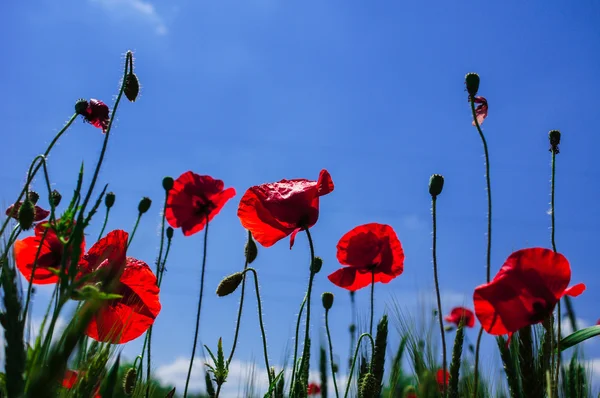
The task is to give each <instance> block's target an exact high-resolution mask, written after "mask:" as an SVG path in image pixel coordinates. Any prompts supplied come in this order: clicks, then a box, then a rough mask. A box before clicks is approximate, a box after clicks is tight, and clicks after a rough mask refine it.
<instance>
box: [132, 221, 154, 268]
mask: <svg viewBox="0 0 600 398" xmlns="http://www.w3.org/2000/svg"><path fill="white" fill-rule="evenodd" d="M141 218H142V213H138V216H137V219H136V220H135V225H134V226H133V230H132V231H131V234H129V241H128V242H127V248H129V245H131V241H132V240H133V237H134V236H135V231H137V229H138V225H140V219H141ZM159 258H160V257H159ZM157 275H158V274H157Z"/></svg>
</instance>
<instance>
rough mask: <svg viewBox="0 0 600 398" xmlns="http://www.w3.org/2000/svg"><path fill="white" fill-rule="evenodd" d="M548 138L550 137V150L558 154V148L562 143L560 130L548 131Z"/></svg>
mask: <svg viewBox="0 0 600 398" xmlns="http://www.w3.org/2000/svg"><path fill="white" fill-rule="evenodd" d="M548 138H549V139H550V152H552V153H554V154H557V153H559V152H560V151H559V150H558V144H560V131H558V130H552V131H550V132H549V133H548Z"/></svg>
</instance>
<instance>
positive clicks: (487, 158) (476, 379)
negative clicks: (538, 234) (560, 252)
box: [469, 96, 492, 397]
mask: <svg viewBox="0 0 600 398" xmlns="http://www.w3.org/2000/svg"><path fill="white" fill-rule="evenodd" d="M469 102H470V103H471V113H472V115H473V121H474V122H475V127H476V128H477V132H478V133H479V137H480V138H481V142H482V144H483V152H484V154H485V181H486V186H487V202H488V203H487V205H488V206H487V207H488V214H487V257H486V281H487V283H489V282H490V279H491V269H492V260H491V259H492V184H491V179H490V155H489V152H488V146H487V141H486V139H485V136H484V135H483V131H481V126H480V125H479V121H478V120H477V114H476V112H475V102H474V97H473V96H471V97H470V98H469ZM482 335H483V329H480V330H479V336H478V337H477V347H476V349H475V369H474V372H475V373H474V374H475V377H474V382H473V397H476V396H477V388H478V383H479V348H480V345H481V336H482Z"/></svg>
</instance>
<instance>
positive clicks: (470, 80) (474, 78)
mask: <svg viewBox="0 0 600 398" xmlns="http://www.w3.org/2000/svg"><path fill="white" fill-rule="evenodd" d="M465 84H466V85H467V92H468V93H469V96H471V97H475V96H476V95H477V91H479V75H478V74H477V73H467V75H466V76H465Z"/></svg>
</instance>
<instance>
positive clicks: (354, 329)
mask: <svg viewBox="0 0 600 398" xmlns="http://www.w3.org/2000/svg"><path fill="white" fill-rule="evenodd" d="M348 330H349V331H350V333H354V332H356V325H355V324H353V323H351V324H350V327H349V328H348Z"/></svg>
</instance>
